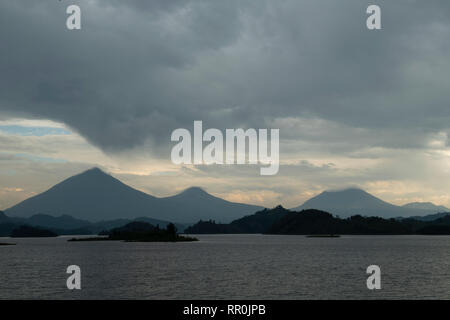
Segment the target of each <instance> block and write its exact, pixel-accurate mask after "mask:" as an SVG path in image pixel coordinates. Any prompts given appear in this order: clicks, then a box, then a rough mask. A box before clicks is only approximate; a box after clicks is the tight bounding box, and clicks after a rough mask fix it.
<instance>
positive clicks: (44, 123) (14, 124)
mask: <svg viewBox="0 0 450 320" xmlns="http://www.w3.org/2000/svg"><path fill="white" fill-rule="evenodd" d="M0 131H1V132H4V133H7V134H12V135H20V136H36V137H42V136H46V135H70V134H72V132H71V131H70V130H68V129H67V127H66V126H65V125H64V124H62V123H58V122H54V121H51V120H28V119H8V120H0Z"/></svg>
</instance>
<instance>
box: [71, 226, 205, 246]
mask: <svg viewBox="0 0 450 320" xmlns="http://www.w3.org/2000/svg"><path fill="white" fill-rule="evenodd" d="M100 235H101V236H99V237H88V238H72V239H69V240H68V241H111V240H121V241H127V242H180V241H197V240H198V239H196V238H193V237H187V236H182V235H179V234H178V233H177V228H176V227H175V225H174V224H173V223H169V224H168V225H167V227H166V228H165V229H164V228H160V227H159V226H154V225H152V224H150V223H146V222H141V221H133V222H130V223H128V224H126V225H124V226H123V227H119V228H114V229H112V230H109V231H103V232H101V233H100Z"/></svg>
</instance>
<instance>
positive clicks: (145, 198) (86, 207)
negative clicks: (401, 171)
mask: <svg viewBox="0 0 450 320" xmlns="http://www.w3.org/2000/svg"><path fill="white" fill-rule="evenodd" d="M262 209H263V208H262V207H260V206H254V205H248V204H242V203H234V202H229V201H226V200H224V199H220V198H218V197H215V196H212V195H210V194H209V193H207V192H206V191H204V190H203V189H201V188H199V187H192V188H189V189H186V190H184V191H183V192H181V193H179V194H177V195H174V196H170V197H163V198H158V197H154V196H152V195H149V194H147V193H144V192H141V191H139V190H136V189H134V188H132V187H130V186H128V185H126V184H124V183H122V182H121V181H119V180H118V179H116V178H114V177H112V176H111V175H109V174H107V173H105V172H103V171H102V170H100V169H98V168H93V169H90V170H87V171H85V172H83V173H80V174H78V175H75V176H72V177H70V178H68V179H66V180H64V181H62V182H61V183H58V184H56V185H55V186H53V187H52V188H50V189H49V190H47V191H45V192H43V193H41V194H38V195H36V196H33V197H31V198H29V199H26V200H24V201H22V202H20V203H19V204H17V205H15V206H13V207H11V208H9V209H6V210H5V213H6V215H7V216H8V217H10V218H23V217H27V218H28V221H27V223H28V224H30V225H37V226H46V227H51V228H57V229H68V226H70V229H74V228H85V227H86V226H88V227H89V228H90V230H97V229H98V228H100V227H104V226H110V227H116V226H119V225H120V224H125V223H127V222H130V221H133V220H135V219H141V220H142V219H147V220H148V221H147V222H149V223H152V224H155V225H156V224H160V225H161V226H163V225H166V224H167V223H168V222H173V223H178V224H179V227H180V229H182V225H187V224H192V223H195V222H197V221H199V220H214V221H218V222H220V223H229V222H231V221H234V220H237V219H240V218H242V217H245V216H248V215H251V214H253V213H255V212H258V211H260V210H262ZM307 209H316V210H322V211H326V212H330V213H332V214H333V215H338V216H340V217H342V218H346V217H349V216H353V215H362V216H378V217H383V218H405V217H414V218H415V219H418V220H420V219H424V220H426V219H428V220H434V219H436V218H439V217H441V216H445V215H446V213H448V212H449V211H450V210H449V209H447V208H446V207H443V206H436V205H434V204H432V203H429V202H424V203H419V202H414V203H409V204H406V205H403V206H396V205H393V204H391V203H388V202H385V201H383V200H381V199H379V198H377V197H375V196H373V195H371V194H369V193H367V192H365V191H364V190H361V189H357V188H350V189H345V190H341V191H324V192H322V193H321V194H319V195H317V196H315V197H313V198H311V199H309V200H307V201H306V202H305V203H303V204H302V205H301V206H298V207H296V208H292V209H291V210H292V211H302V210H307ZM427 217H429V218H427ZM2 219H4V218H2V216H1V215H0V222H1V220H2ZM95 223H97V224H98V225H95ZM92 224H94V226H92Z"/></svg>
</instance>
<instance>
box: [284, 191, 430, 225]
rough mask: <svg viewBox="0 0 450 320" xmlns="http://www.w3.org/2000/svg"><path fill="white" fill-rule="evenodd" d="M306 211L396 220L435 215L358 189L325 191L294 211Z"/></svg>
mask: <svg viewBox="0 0 450 320" xmlns="http://www.w3.org/2000/svg"><path fill="white" fill-rule="evenodd" d="M305 209H318V210H323V211H327V212H331V213H332V214H334V215H339V216H341V217H349V216H352V215H362V216H378V217H383V218H395V217H408V216H413V215H417V216H419V215H427V214H430V213H433V212H432V211H431V212H430V210H426V209H418V208H408V207H406V208H405V207H400V206H396V205H393V204H390V203H388V202H385V201H383V200H381V199H379V198H377V197H375V196H373V195H371V194H369V193H367V192H366V191H364V190H361V189H357V188H350V189H345V190H341V191H324V192H322V193H321V194H319V195H318V196H315V197H313V198H311V199H309V200H307V201H306V202H305V203H304V204H302V205H301V206H299V207H296V208H293V209H292V210H293V211H300V210H305Z"/></svg>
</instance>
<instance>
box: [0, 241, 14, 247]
mask: <svg viewBox="0 0 450 320" xmlns="http://www.w3.org/2000/svg"><path fill="white" fill-rule="evenodd" d="M15 245H16V244H15V243H7V242H0V246H15Z"/></svg>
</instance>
